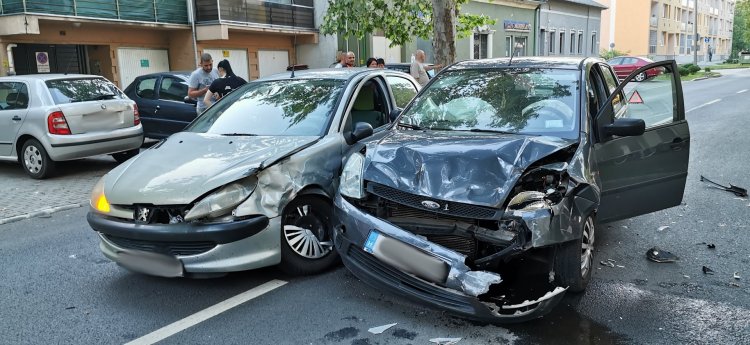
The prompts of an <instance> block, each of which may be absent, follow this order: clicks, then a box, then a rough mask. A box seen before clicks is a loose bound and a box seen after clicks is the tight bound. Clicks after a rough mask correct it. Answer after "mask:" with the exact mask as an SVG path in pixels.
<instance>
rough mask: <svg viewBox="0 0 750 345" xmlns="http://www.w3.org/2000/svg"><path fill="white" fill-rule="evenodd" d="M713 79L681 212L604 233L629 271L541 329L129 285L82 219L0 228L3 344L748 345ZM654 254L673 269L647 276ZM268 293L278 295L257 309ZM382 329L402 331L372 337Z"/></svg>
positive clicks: (744, 283)
mask: <svg viewBox="0 0 750 345" xmlns="http://www.w3.org/2000/svg"><path fill="white" fill-rule="evenodd" d="M721 72H722V74H724V76H723V77H721V78H716V79H709V80H702V81H694V82H688V83H685V84H684V93H685V109H687V110H688V119H689V121H690V127H691V136H692V138H691V162H690V171H689V176H688V183H687V186H686V191H685V199H684V205H682V206H680V207H675V208H672V209H669V210H665V211H661V212H657V213H654V214H650V215H645V216H641V217H637V218H633V219H630V220H627V221H623V222H617V223H611V224H606V225H603V226H602V227H600V228H599V229H598V233H597V252H596V262H597V263H598V262H599V261H601V260H606V259H612V260H615V261H616V262H615V263H616V264H617V265H620V266H623V267H617V266H616V267H614V268H612V267H605V266H602V265H598V266H597V267H596V268H597V269H596V270H595V271H594V278H593V282H592V284H591V285H590V286H589V289H588V290H587V291H586V292H585V293H584V294H580V295H572V294H569V295H568V296H566V298H565V299H564V301H563V303H562V304H561V305H560V306H558V308H557V309H556V310H555V311H554V312H553V313H552V314H551V315H548V316H546V317H544V318H542V319H540V320H536V321H532V322H529V323H525V324H521V325H512V326H502V327H500V326H494V325H484V324H476V323H471V322H467V321H464V320H462V319H458V318H454V317H451V316H448V315H445V314H444V313H442V312H440V311H436V310H432V309H428V308H425V307H422V306H420V305H415V304H413V303H411V302H410V301H408V300H406V299H403V298H400V297H395V296H392V295H388V294H382V293H380V292H378V291H376V290H374V289H372V288H370V287H369V286H367V285H365V284H363V283H362V282H360V281H358V280H357V279H356V278H354V277H353V276H352V275H351V274H349V273H348V272H347V271H346V270H345V269H344V268H341V267H340V268H338V269H336V270H333V271H331V272H329V273H327V274H323V275H319V276H314V277H303V278H298V277H288V276H285V275H283V274H282V273H280V272H279V271H277V270H276V269H275V268H268V269H263V270H257V271H250V272H241V273H235V274H231V275H229V276H227V277H225V278H219V279H211V280H188V279H161V278H154V277H147V276H142V275H138V274H133V273H129V272H127V271H125V270H123V269H121V268H119V267H118V266H117V265H115V264H113V263H111V262H109V261H108V260H106V259H105V258H104V257H103V256H102V255H101V254H100V252H99V250H98V247H97V246H98V240H97V238H96V236H95V234H94V232H93V231H92V230H90V228H89V227H88V225H87V224H86V222H85V213H86V209H85V207H79V208H75V209H71V210H67V211H61V212H56V213H52V214H51V215H50V216H47V217H43V218H32V219H25V220H20V221H15V222H11V223H7V224H1V225H0V262H2V263H3V264H2V265H0V276H2V277H3V278H2V279H0V290H1V291H2V294H0V296H2V298H0V320H2V321H1V322H0V343H2V344H122V343H127V342H130V341H135V343H150V341H148V340H149V339H151V341H153V340H154V339H162V338H163V340H162V341H161V342H160V344H204V343H219V344H430V342H429V339H432V338H438V337H449V338H453V337H457V338H462V340H461V341H460V342H459V343H458V344H706V343H711V344H750V284H749V283H748V280H750V269H748V267H750V265H748V263H750V245H749V244H750V243H748V242H750V240H748V233H749V232H750V225H748V223H747V221H746V219H748V213H749V212H750V201H748V200H747V199H737V198H735V196H733V195H732V194H729V193H727V192H724V191H720V190H717V189H714V188H710V187H708V186H706V185H705V184H703V183H701V182H700V181H699V176H700V175H701V174H703V175H705V176H706V177H709V178H712V179H714V180H716V181H717V182H722V183H732V184H735V185H739V186H743V187H750V174H748V173H747V170H748V168H749V166H748V154H747V152H748V151H747V149H746V147H748V145H750V137H749V136H748V135H747V129H748V128H750V123H749V122H750V117H748V116H747V114H748V110H747V109H750V99H748V92H750V91H744V92H741V91H742V90H747V89H748V88H750V83H748V82H747V81H748V80H750V70H740V71H721ZM738 92H739V93H738ZM107 164H111V163H107ZM94 165H95V166H98V164H94ZM6 168H8V169H11V168H10V167H6ZM19 169H20V167H19ZM70 174H73V173H70ZM70 174H68V175H63V176H62V177H61V178H59V179H58V180H57V181H58V182H59V183H61V184H64V183H65V181H66V180H65V178H66V176H67V178H71V176H70ZM2 178H3V179H5V175H3V177H2ZM92 178H95V176H92V177H90V178H89V179H92ZM6 181H7V180H6ZM663 226H668V227H669V228H666V229H662V230H661V231H660V230H659V228H660V227H663ZM703 242H706V243H713V244H715V245H716V248H715V249H709V248H708V247H707V246H706V245H705V244H702V243H703ZM655 245H656V246H659V247H661V248H663V249H666V250H669V251H671V252H673V253H675V254H677V255H678V256H680V260H679V261H678V262H676V263H669V264H657V263H653V262H650V261H647V260H646V259H645V253H646V251H647V250H648V249H649V248H651V247H652V246H655ZM703 266H707V267H710V268H711V269H712V270H714V271H715V274H713V275H705V274H703V273H702V271H701V268H702V267H703ZM735 272H737V273H738V274H739V275H740V276H741V279H740V280H735V279H733V278H732V275H733V274H734V273H735ZM269 282H271V283H270V284H274V283H277V285H280V284H281V283H280V282H286V284H284V285H281V286H279V287H278V288H275V289H270V288H269V290H270V291H268V292H266V293H264V294H260V293H258V294H254V293H255V292H257V290H254V289H257V288H258V287H267V286H269V285H267V284H269ZM731 283H735V284H737V285H739V286H732V285H730V284H731ZM274 286H276V285H274ZM237 299H239V300H237ZM217 308H220V309H219V310H217ZM223 310H225V311H223ZM220 311H223V312H220ZM214 315H215V316H214ZM389 323H398V324H397V325H395V326H394V327H392V328H390V329H388V330H387V331H385V332H384V333H382V334H372V333H370V332H368V329H369V328H371V327H375V326H381V325H385V324H389ZM191 325H192V326H191ZM186 326H190V327H186ZM152 332H155V333H152ZM144 337H152V338H144ZM140 341H143V342H140Z"/></svg>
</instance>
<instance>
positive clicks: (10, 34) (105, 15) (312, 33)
mask: <svg viewBox="0 0 750 345" xmlns="http://www.w3.org/2000/svg"><path fill="white" fill-rule="evenodd" d="M314 11H315V9H314V4H313V0H278V1H273V2H270V1H255V2H248V1H241V0H194V1H193V0H130V1H125V0H99V1H84V0H77V1H73V0H34V1H27V0H3V1H2V2H0V49H3V51H4V52H5V53H6V54H0V56H2V57H1V58H0V59H1V60H2V64H3V68H2V70H1V71H0V75H6V74H7V73H9V72H11V73H16V74H29V73H66V72H67V73H90V74H98V75H102V76H104V77H106V78H108V79H109V80H112V81H113V82H115V83H116V84H118V86H120V87H121V88H124V87H126V86H127V85H128V84H129V83H130V81H132V80H133V79H134V78H135V77H136V76H138V75H142V74H146V73H151V72H158V71H167V70H194V69H195V68H196V67H197V63H198V56H199V54H201V53H204V52H207V53H210V54H212V56H213V58H214V62H215V63H217V62H218V61H219V60H221V59H228V60H229V61H230V62H231V63H232V67H233V69H234V71H235V72H236V73H237V74H238V75H240V76H242V77H244V78H247V79H255V78H258V77H262V76H264V75H268V74H271V73H275V72H279V71H283V70H285V69H286V67H287V66H288V65H289V64H291V63H293V62H294V61H293V60H294V57H295V56H296V54H295V53H296V52H295V44H305V43H315V42H317V40H318V33H317V30H316V29H315V15H314Z"/></svg>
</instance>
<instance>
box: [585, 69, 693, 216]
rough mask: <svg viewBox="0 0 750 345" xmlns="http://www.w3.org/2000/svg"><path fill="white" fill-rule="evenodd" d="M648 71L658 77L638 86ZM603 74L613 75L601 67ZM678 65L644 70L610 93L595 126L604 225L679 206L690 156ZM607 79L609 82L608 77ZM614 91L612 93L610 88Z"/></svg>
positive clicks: (595, 152)
mask: <svg viewBox="0 0 750 345" xmlns="http://www.w3.org/2000/svg"><path fill="white" fill-rule="evenodd" d="M649 69H655V70H656V71H659V72H660V74H659V75H657V76H656V77H654V78H651V79H648V80H645V81H642V82H637V81H635V79H634V78H635V76H636V75H638V74H639V73H641V72H644V71H646V70H649ZM600 70H601V72H602V73H603V74H606V73H612V71H611V69H610V68H609V67H607V66H606V65H600ZM676 72H677V63H676V62H674V61H672V60H670V61H660V62H656V63H652V64H649V65H646V66H644V67H641V68H639V69H637V70H635V71H634V72H632V73H630V75H629V76H628V77H627V78H625V79H624V81H623V83H622V84H620V85H619V86H617V87H616V88H614V90H613V91H612V92H610V93H609V94H608V99H607V101H606V102H604V103H603V105H602V106H601V108H600V109H599V112H598V114H597V116H596V119H595V121H594V129H595V137H596V143H595V144H594V154H595V159H596V162H597V166H598V172H599V177H600V179H601V187H602V190H601V202H600V207H599V212H598V215H597V217H598V219H599V220H600V221H603V222H606V221H613V220H618V219H624V218H629V217H633V216H637V215H641V214H646V213H650V212H654V211H658V210H662V209H665V208H669V207H673V206H676V205H679V204H680V203H681V202H682V196H683V192H684V190H685V181H686V178H687V170H688V160H689V157H690V130H689V128H688V123H687V120H686V119H685V107H684V103H683V95H682V85H681V83H680V77H679V73H676ZM605 79H606V78H605ZM610 89H611V88H610Z"/></svg>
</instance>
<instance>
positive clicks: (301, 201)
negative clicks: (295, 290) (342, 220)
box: [279, 195, 339, 275]
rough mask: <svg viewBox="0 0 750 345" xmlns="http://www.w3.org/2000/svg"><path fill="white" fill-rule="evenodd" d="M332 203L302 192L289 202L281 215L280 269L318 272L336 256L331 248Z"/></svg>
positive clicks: (310, 272)
mask: <svg viewBox="0 0 750 345" xmlns="http://www.w3.org/2000/svg"><path fill="white" fill-rule="evenodd" d="M332 212H333V205H331V203H330V201H327V200H325V199H324V198H321V197H317V196H309V195H303V196H300V197H298V198H297V199H295V200H293V201H292V202H290V203H289V204H288V205H287V206H286V208H285V209H284V212H283V214H282V216H281V263H280V264H279V267H280V268H281V270H282V271H284V272H286V273H288V274H292V275H309V274H315V273H319V272H322V271H324V270H326V269H328V268H330V267H331V266H333V265H334V264H335V263H336V262H337V261H338V259H339V255H338V253H337V252H336V249H335V248H334V247H333V221H332V218H333V213H332Z"/></svg>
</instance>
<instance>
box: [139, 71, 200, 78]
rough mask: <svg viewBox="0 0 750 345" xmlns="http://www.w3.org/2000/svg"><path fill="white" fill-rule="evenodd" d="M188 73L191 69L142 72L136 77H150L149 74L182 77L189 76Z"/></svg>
mask: <svg viewBox="0 0 750 345" xmlns="http://www.w3.org/2000/svg"><path fill="white" fill-rule="evenodd" d="M190 73H193V71H164V72H154V73H149V74H142V75H139V76H138V77H139V78H140V77H150V76H160V75H181V76H184V77H189V76H190Z"/></svg>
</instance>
